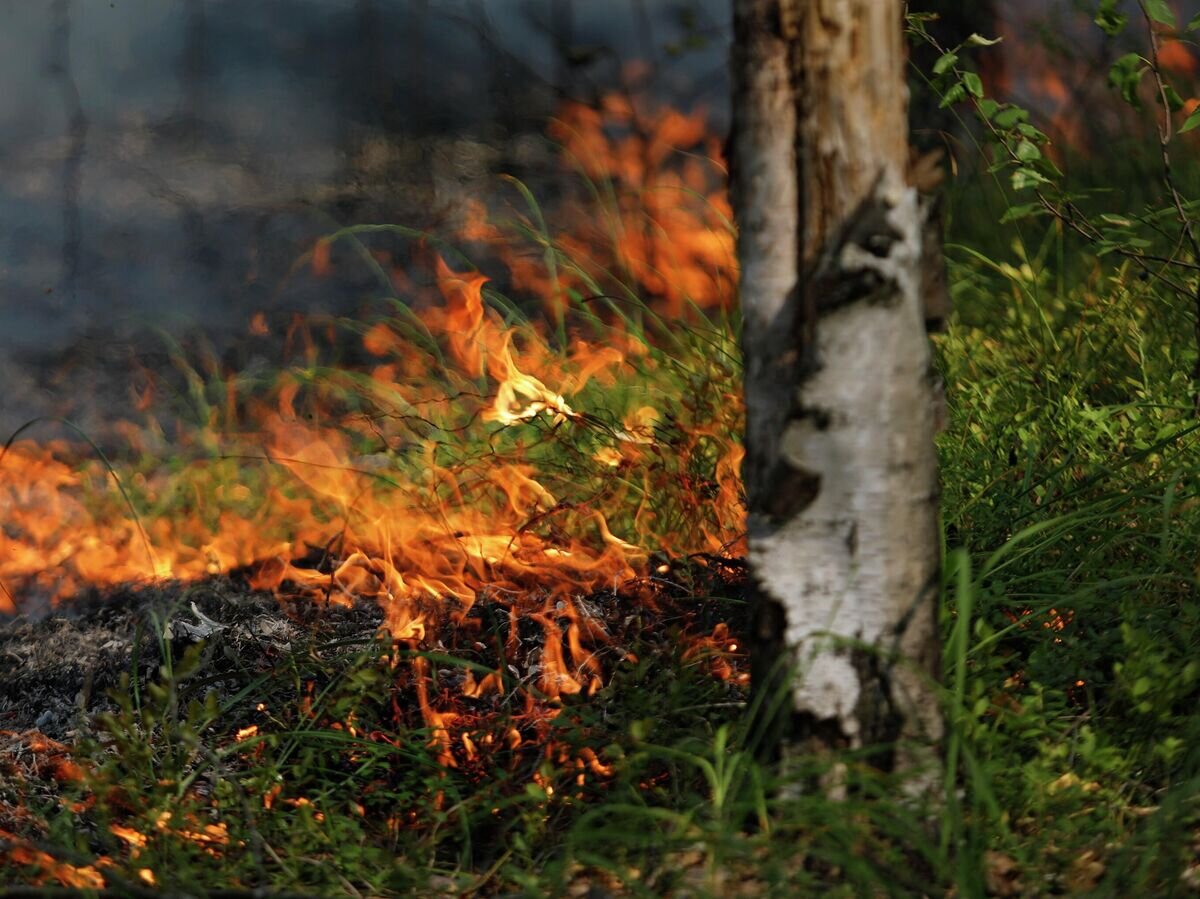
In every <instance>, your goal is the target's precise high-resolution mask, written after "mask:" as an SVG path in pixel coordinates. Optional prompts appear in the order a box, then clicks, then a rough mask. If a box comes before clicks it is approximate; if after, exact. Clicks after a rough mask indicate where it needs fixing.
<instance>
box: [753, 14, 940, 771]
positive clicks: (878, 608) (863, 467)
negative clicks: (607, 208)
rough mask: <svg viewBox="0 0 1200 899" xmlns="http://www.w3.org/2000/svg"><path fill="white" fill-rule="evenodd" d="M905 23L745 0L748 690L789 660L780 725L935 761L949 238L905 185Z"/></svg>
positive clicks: (908, 760) (899, 759)
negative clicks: (940, 239) (752, 606)
mask: <svg viewBox="0 0 1200 899" xmlns="http://www.w3.org/2000/svg"><path fill="white" fill-rule="evenodd" d="M902 26H903V18H902V3H901V0H735V2H734V32H735V44H734V51H733V79H734V97H733V110H734V121H733V132H732V137H731V151H732V153H731V157H732V163H733V191H734V193H733V199H734V212H735V217H736V219H737V221H738V225H739V229H740V233H739V238H738V258H739V260H740V264H741V297H742V309H743V315H744V325H743V328H744V330H743V344H742V346H743V352H744V356H745V390H746V405H747V425H746V449H747V454H746V461H745V463H744V478H745V483H746V489H747V494H748V502H749V513H750V514H749V533H750V560H751V566H752V571H753V573H754V579H755V585H756V590H757V593H758V597H757V603H758V605H757V611H756V623H755V634H754V643H756V644H757V645H755V646H753V648H752V652H754V658H755V669H756V670H755V677H756V689H759V690H767V691H770V690H773V688H774V686H775V685H776V684H775V683H774V682H773V681H772V674H771V673H772V672H773V671H779V670H781V669H780V666H779V665H778V664H777V661H778V659H779V658H780V657H781V656H784V657H785V658H787V659H789V660H790V661H792V662H793V663H794V667H793V668H792V669H791V670H790V672H789V676H790V677H791V678H792V682H791V697H792V707H791V709H790V710H788V714H785V715H782V716H777V717H776V718H775V719H774V721H775V724H776V725H777V726H778V727H779V728H780V730H779V732H777V733H776V734H775V737H776V738H777V739H782V740H783V741H784V743H785V744H786V743H791V744H792V745H793V746H795V745H796V744H800V745H802V746H808V745H810V744H815V745H816V746H820V747H831V748H836V747H859V746H867V745H877V744H885V745H887V746H890V747H893V748H892V750H891V751H890V753H888V754H887V755H886V757H884V758H882V759H880V761H879V762H877V763H879V764H881V765H882V766H883V767H885V768H896V769H902V770H913V769H916V768H923V767H925V766H926V764H927V763H929V769H930V770H932V768H933V766H932V764H931V763H932V762H933V761H934V759H935V758H936V746H937V742H938V740H939V739H940V737H941V733H942V721H941V711H940V707H939V702H938V698H937V694H936V691H935V686H934V684H935V679H936V675H937V669H938V664H939V646H938V637H937V621H936V599H937V592H938V572H939V559H938V554H939V552H938V551H939V545H938V536H937V497H938V483H937V461H936V456H935V450H934V443H933V438H934V430H935V408H936V402H935V389H936V380H935V377H934V375H933V373H932V369H931V365H930V352H929V346H928V339H927V335H926V332H925V323H924V317H925V313H924V311H923V310H924V309H925V307H926V304H925V302H923V299H924V298H923V297H922V293H923V292H925V291H926V289H927V288H928V287H929V286H930V285H934V284H936V283H937V277H936V274H935V272H934V269H935V268H936V265H937V263H933V262H930V260H939V261H940V247H938V246H937V245H936V244H937V242H936V240H935V241H930V240H928V239H927V238H926V235H925V232H926V231H927V230H929V229H927V228H926V211H925V205H924V204H923V203H922V201H921V200H920V198H919V196H918V191H917V190H916V188H915V187H914V186H913V185H911V184H910V183H909V174H908V172H909V147H908V121H907V117H908V93H907V87H906V83H905V63H906V50H905V42H904V33H903V27H902ZM923 250H924V252H923ZM927 265H929V266H932V267H930V268H929V271H925V269H926V267H927ZM930 305H934V304H930Z"/></svg>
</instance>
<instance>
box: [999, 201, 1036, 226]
mask: <svg viewBox="0 0 1200 899" xmlns="http://www.w3.org/2000/svg"><path fill="white" fill-rule="evenodd" d="M1045 212H1046V209H1045V207H1044V206H1042V204H1041V203H1022V204H1021V205H1020V206H1009V207H1008V208H1007V209H1006V210H1004V215H1002V216H1000V224H1002V225H1007V224H1008V223H1009V222H1017V221H1020V220H1021V219H1027V218H1030V217H1031V216H1035V215H1044V214H1045Z"/></svg>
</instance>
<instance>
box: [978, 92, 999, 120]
mask: <svg viewBox="0 0 1200 899" xmlns="http://www.w3.org/2000/svg"><path fill="white" fill-rule="evenodd" d="M999 110H1000V104H999V103H997V102H996V101H995V100H993V99H992V98H991V97H984V98H983V99H982V100H980V101H979V114H980V115H982V116H983V117H984V118H985V119H990V118H991V117H992V116H994V115H995V114H996V113H997V112H999Z"/></svg>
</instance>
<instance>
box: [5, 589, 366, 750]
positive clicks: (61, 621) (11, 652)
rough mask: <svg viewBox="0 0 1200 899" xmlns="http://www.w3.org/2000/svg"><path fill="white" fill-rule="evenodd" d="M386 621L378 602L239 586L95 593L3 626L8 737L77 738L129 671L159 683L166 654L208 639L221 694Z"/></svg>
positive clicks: (362, 638) (360, 637)
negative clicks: (336, 601) (279, 595)
mask: <svg viewBox="0 0 1200 899" xmlns="http://www.w3.org/2000/svg"><path fill="white" fill-rule="evenodd" d="M381 617H382V616H381V614H380V612H379V610H378V608H377V607H375V606H374V605H373V604H361V605H358V606H355V607H353V608H349V609H347V608H341V607H337V606H326V605H323V604H316V603H313V602H311V601H308V600H296V601H293V602H288V601H284V602H280V601H278V600H276V599H274V598H272V597H270V596H267V595H265V594H262V593H258V592H254V591H251V590H249V589H248V588H246V587H244V586H240V585H239V584H238V583H237V582H236V581H234V580H231V579H213V580H210V581H204V582H200V583H195V584H168V585H160V586H155V587H144V588H128V589H119V590H115V591H112V592H109V593H107V594H100V593H91V594H89V595H85V596H82V597H80V598H79V599H78V601H77V602H73V603H67V604H65V605H64V606H63V607H62V608H61V609H60V610H57V611H55V612H54V613H52V614H51V615H49V616H46V617H41V618H39V619H37V620H32V619H30V618H14V619H10V620H7V621H0V730H8V731H25V730H30V729H37V730H39V731H41V732H42V733H44V734H46V735H47V736H49V737H51V738H54V739H58V740H70V739H72V738H74V737H77V736H79V735H81V734H83V733H86V732H88V731H89V730H90V726H89V721H90V719H91V717H92V716H93V715H95V714H96V713H97V712H103V711H111V710H113V709H114V708H115V707H116V706H115V703H114V702H113V700H112V698H111V696H110V693H111V692H112V691H113V690H115V689H117V688H118V687H119V685H120V682H121V675H122V674H123V673H128V674H129V675H130V677H131V678H134V677H136V678H138V679H139V680H140V682H142V683H147V682H150V681H153V680H155V679H158V677H159V668H160V666H161V665H162V663H163V659H164V653H168V652H169V653H170V654H171V655H172V656H173V657H175V658H178V657H179V656H181V655H182V654H183V652H184V651H185V649H186V648H187V647H188V646H189V645H191V644H193V643H196V642H198V641H200V640H203V641H204V644H205V656H206V667H207V670H209V671H211V672H212V674H213V677H214V679H215V680H214V683H215V684H216V685H217V686H218V688H219V685H220V679H221V675H222V674H228V675H229V679H230V683H231V685H232V684H233V683H234V682H236V681H238V680H239V679H240V676H244V675H245V674H246V673H248V672H263V671H269V670H270V669H271V668H273V667H274V666H275V665H276V664H278V663H280V662H281V661H283V660H284V659H285V658H286V657H287V655H288V654H289V653H292V652H295V651H302V650H303V649H304V647H305V646H306V645H307V644H309V643H310V642H313V641H317V640H319V641H321V642H329V641H339V642H344V643H346V644H348V645H354V644H356V643H357V644H359V645H361V644H362V643H366V642H368V641H370V640H371V639H372V638H373V636H374V634H375V633H376V631H377V629H378V627H379V623H380V621H381ZM243 682H244V681H243Z"/></svg>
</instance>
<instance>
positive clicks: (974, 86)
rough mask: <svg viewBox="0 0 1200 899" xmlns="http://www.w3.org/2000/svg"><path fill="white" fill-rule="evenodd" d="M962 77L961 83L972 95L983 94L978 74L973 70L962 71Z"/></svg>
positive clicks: (979, 95)
mask: <svg viewBox="0 0 1200 899" xmlns="http://www.w3.org/2000/svg"><path fill="white" fill-rule="evenodd" d="M962 78H963V84H965V85H966V86H967V90H969V91H970V92H971V95H972V96H975V97H982V96H983V81H982V80H981V79H980V77H979V76H978V75H976V74H975V73H974V72H963V76H962Z"/></svg>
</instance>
